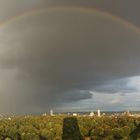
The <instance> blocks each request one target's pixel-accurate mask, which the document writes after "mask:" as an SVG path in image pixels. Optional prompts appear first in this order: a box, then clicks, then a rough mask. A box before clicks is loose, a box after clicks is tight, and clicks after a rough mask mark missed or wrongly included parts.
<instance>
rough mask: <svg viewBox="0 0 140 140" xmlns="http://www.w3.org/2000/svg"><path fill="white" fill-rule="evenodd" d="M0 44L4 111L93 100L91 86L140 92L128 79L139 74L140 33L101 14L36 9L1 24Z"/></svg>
mask: <svg viewBox="0 0 140 140" xmlns="http://www.w3.org/2000/svg"><path fill="white" fill-rule="evenodd" d="M0 44H1V45H0V49H1V51H0V77H1V78H0V95H1V99H0V109H1V110H2V111H3V112H10V111H11V112H20V113H24V112H38V111H45V110H47V109H49V108H52V107H53V108H55V107H56V106H57V107H58V106H60V107H61V106H64V105H65V104H66V103H72V102H78V101H82V100H87V99H92V98H94V97H93V94H92V93H91V92H90V91H92V90H93V91H96V92H100V93H102V94H104V93H110V94H111V93H112V94H113V93H116V92H119V91H120V92H124V93H131V92H135V90H136V89H135V88H133V87H131V86H128V87H127V85H126V83H127V78H128V77H133V76H137V75H139V74H140V64H139V59H140V55H139V52H140V47H139V46H140V32H139V31H136V30H133V28H131V27H129V26H127V25H125V24H122V23H121V22H118V21H117V20H115V19H112V18H111V17H109V16H104V15H102V14H101V13H99V12H95V11H94V12H92V13H91V12H85V11H83V10H80V9H71V8H69V9H60V8H58V9H57V8H56V9H46V10H44V11H38V12H36V13H35V14H32V15H28V16H26V17H20V18H18V19H17V20H14V21H11V22H9V23H7V24H5V25H3V26H1V27H0ZM120 78H121V79H124V80H119V79H120ZM114 80H116V81H115V82H110V81H114ZM117 80H118V81H117ZM128 81H129V80H128ZM83 106H84V104H83ZM81 108H82V106H81Z"/></svg>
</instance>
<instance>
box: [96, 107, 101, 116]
mask: <svg viewBox="0 0 140 140" xmlns="http://www.w3.org/2000/svg"><path fill="white" fill-rule="evenodd" d="M97 114H98V117H100V116H101V111H100V110H99V109H98V110H97Z"/></svg>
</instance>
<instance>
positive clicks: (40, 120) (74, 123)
mask: <svg viewBox="0 0 140 140" xmlns="http://www.w3.org/2000/svg"><path fill="white" fill-rule="evenodd" d="M139 123H140V118H134V117H127V116H123V117H109V116H104V117H76V118H75V117H70V116H40V117H39V116H30V117H14V118H12V119H11V120H8V119H2V120H0V140H82V139H84V138H86V137H88V138H90V139H91V140H131V139H132V140H138V139H139V132H140V125H139Z"/></svg>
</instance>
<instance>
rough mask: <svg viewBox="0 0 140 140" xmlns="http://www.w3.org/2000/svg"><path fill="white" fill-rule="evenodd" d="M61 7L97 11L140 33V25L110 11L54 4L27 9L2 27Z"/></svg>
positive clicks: (86, 11) (85, 11)
mask: <svg viewBox="0 0 140 140" xmlns="http://www.w3.org/2000/svg"><path fill="white" fill-rule="evenodd" d="M60 9H64V10H67V9H73V10H78V12H83V13H90V14H91V13H96V14H97V15H102V16H104V17H106V18H110V19H112V20H113V21H114V22H117V23H120V24H122V25H124V26H126V27H127V28H129V29H132V30H133V31H135V32H137V33H140V28H139V27H137V26H136V25H134V24H132V23H131V22H128V21H127V20H124V19H122V18H120V17H118V16H115V15H112V14H110V13H108V12H105V11H101V10H97V9H94V8H87V7H86V8H85V7H74V6H62V7H61V6H52V7H51V6H49V7H45V8H44V7H41V8H36V9H32V10H30V11H25V12H23V13H21V14H18V15H15V16H12V17H9V18H7V19H6V20H4V21H2V22H0V28H1V27H3V26H6V25H7V24H10V23H12V22H15V21H16V20H18V19H22V18H25V17H28V16H34V15H36V14H38V13H41V12H44V11H46V10H49V11H55V10H60Z"/></svg>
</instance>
